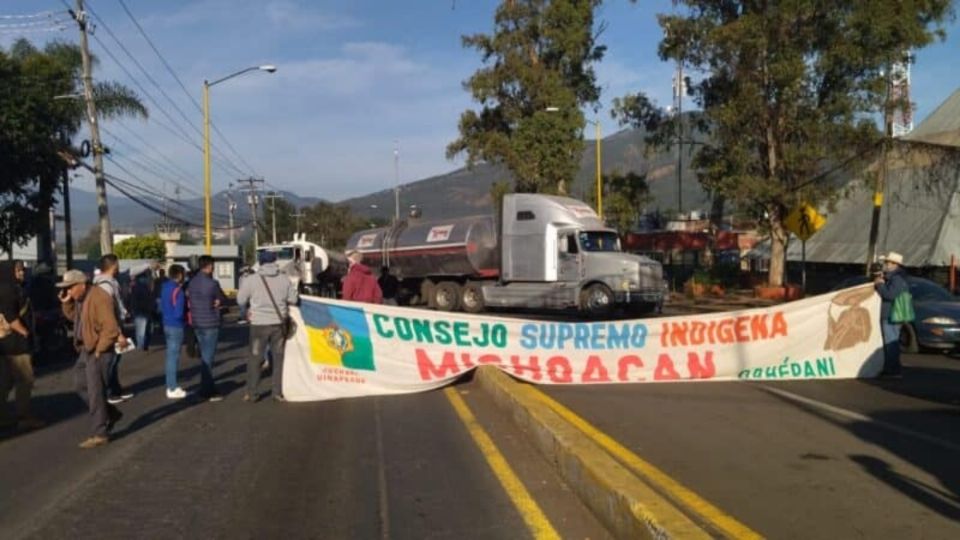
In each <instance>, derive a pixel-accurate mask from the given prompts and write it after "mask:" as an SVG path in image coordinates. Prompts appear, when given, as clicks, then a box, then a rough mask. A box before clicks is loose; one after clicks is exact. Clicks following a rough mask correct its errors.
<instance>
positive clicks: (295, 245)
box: [254, 233, 347, 298]
mask: <svg viewBox="0 0 960 540" xmlns="http://www.w3.org/2000/svg"><path fill="white" fill-rule="evenodd" d="M264 251H272V252H274V253H276V254H277V265H278V266H280V270H282V271H284V272H286V273H287V275H289V276H290V279H291V281H293V282H294V284H295V285H297V287H298V289H299V290H300V292H301V293H303V294H310V295H314V296H326V297H330V298H336V297H337V295H338V293H339V291H340V282H341V280H342V279H343V276H345V275H346V273H347V259H346V257H344V256H343V254H342V253H339V252H337V251H332V250H329V249H324V248H322V247H320V246H319V245H317V244H314V243H313V242H308V241H307V235H306V233H304V234H294V235H293V240H292V241H291V242H284V243H282V244H275V245H268V246H261V247H259V248H257V260H258V261H259V260H260V253H262V252H264ZM254 268H256V265H254Z"/></svg>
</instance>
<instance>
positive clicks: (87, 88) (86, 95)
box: [71, 0, 113, 255]
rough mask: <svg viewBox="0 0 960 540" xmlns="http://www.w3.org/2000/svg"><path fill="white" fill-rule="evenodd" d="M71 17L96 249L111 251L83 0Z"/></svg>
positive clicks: (111, 241) (108, 215)
mask: <svg viewBox="0 0 960 540" xmlns="http://www.w3.org/2000/svg"><path fill="white" fill-rule="evenodd" d="M76 2H77V7H76V11H73V12H72V13H71V15H73V18H74V20H76V21H77V24H78V25H79V26H80V58H81V60H82V63H83V99H84V101H85V102H86V104H87V123H88V124H89V125H90V145H91V146H92V147H93V148H92V150H93V177H94V181H95V183H96V188H97V210H98V213H99V215H100V251H101V252H102V253H103V254H104V255H106V254H108V253H113V234H112V232H111V229H110V214H109V212H108V210H107V180H106V177H105V176H104V174H103V144H101V142H100V125H99V124H97V105H96V103H94V101H93V65H92V61H91V60H90V46H89V44H88V43H87V22H88V19H87V12H86V11H84V10H83V0H76Z"/></svg>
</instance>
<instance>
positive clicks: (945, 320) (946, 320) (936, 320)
mask: <svg viewBox="0 0 960 540" xmlns="http://www.w3.org/2000/svg"><path fill="white" fill-rule="evenodd" d="M923 323H924V324H939V325H942V326H952V325H955V324H957V320H956V319H952V318H950V317H928V318H926V319H924V320H923Z"/></svg>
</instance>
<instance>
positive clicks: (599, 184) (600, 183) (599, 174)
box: [544, 107, 603, 219]
mask: <svg viewBox="0 0 960 540" xmlns="http://www.w3.org/2000/svg"><path fill="white" fill-rule="evenodd" d="M544 111H546V112H559V111H560V107H547V108H545V109H544ZM587 123H588V124H593V127H594V128H596V135H595V138H596V139H597V141H596V143H597V215H598V216H599V217H600V219H603V173H602V163H601V161H600V157H601V156H600V142H601V141H600V121H599V120H587Z"/></svg>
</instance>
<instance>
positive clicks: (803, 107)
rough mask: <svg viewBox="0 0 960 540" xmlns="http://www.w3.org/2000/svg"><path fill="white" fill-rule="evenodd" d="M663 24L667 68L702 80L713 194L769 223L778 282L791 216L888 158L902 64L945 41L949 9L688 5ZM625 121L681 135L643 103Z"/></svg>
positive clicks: (635, 103)
mask: <svg viewBox="0 0 960 540" xmlns="http://www.w3.org/2000/svg"><path fill="white" fill-rule="evenodd" d="M675 4H678V5H680V6H681V7H682V8H683V7H685V8H686V9H682V10H681V11H679V12H677V13H676V14H672V15H661V16H660V17H659V21H660V26H661V27H662V28H663V29H664V38H663V40H662V41H661V43H660V48H659V53H660V56H661V58H662V59H664V60H673V61H679V62H683V63H684V64H685V65H686V66H691V67H692V68H693V71H694V72H699V73H702V74H703V79H702V80H700V81H698V82H696V83H695V84H692V85H691V86H690V95H691V96H692V97H693V99H694V100H695V102H696V103H697V104H698V105H699V107H700V108H701V111H700V113H699V114H698V115H696V116H695V117H694V118H693V119H691V121H692V124H693V125H694V126H695V127H696V128H697V129H699V130H701V131H706V132H709V137H707V138H706V140H705V141H704V143H703V144H702V145H700V146H697V147H696V150H694V151H695V155H694V158H693V164H694V167H695V168H696V169H697V171H698V175H699V178H700V181H701V182H702V183H703V185H704V187H705V188H707V189H708V190H710V191H712V192H713V193H715V194H718V195H720V196H723V197H725V198H726V199H727V200H728V201H730V202H732V203H733V204H734V205H735V206H736V207H737V208H738V211H743V212H749V213H750V214H751V215H752V216H753V217H754V218H756V219H758V220H759V221H761V222H762V223H764V224H765V225H766V229H767V230H768V232H769V233H770V239H771V260H770V273H769V276H768V279H769V283H770V285H774V286H779V285H782V283H783V275H784V254H785V250H786V242H787V232H786V230H785V228H784V225H783V222H784V218H785V217H786V216H787V214H788V213H789V211H790V209H791V208H792V207H793V206H795V205H796V204H798V203H800V202H809V203H812V204H818V203H820V202H822V201H824V200H827V199H829V198H831V197H833V196H834V195H835V192H834V190H832V189H831V186H829V185H828V184H826V182H821V181H818V175H820V173H822V172H823V171H824V170H825V169H827V168H829V167H832V166H834V165H836V164H840V163H849V164H854V163H857V162H858V161H859V160H857V159H856V158H857V157H858V156H864V155H866V154H868V153H871V152H872V151H873V150H875V149H877V148H878V147H879V146H880V145H881V143H882V141H883V139H884V133H883V132H882V131H881V130H880V129H878V122H877V116H878V114H880V113H883V112H884V111H886V110H889V108H892V107H896V106H902V105H907V106H909V104H904V103H897V102H895V100H892V99H889V96H888V76H889V73H890V72H891V67H892V66H894V65H896V64H898V63H902V62H905V61H909V51H911V50H913V49H917V48H920V47H923V46H925V45H927V44H929V43H931V42H932V41H933V40H935V39H937V38H938V37H939V38H942V37H943V35H944V31H943V27H942V24H943V22H944V21H945V20H946V19H947V18H949V17H950V16H951V14H952V11H951V7H950V1H949V0H922V1H918V2H906V3H905V2H900V1H899V0H873V1H870V2H841V1H826V0H815V1H814V0H811V1H807V2H747V1H728V2H716V1H708V0H678V1H677V2H675ZM620 113H621V115H622V116H621V118H622V119H623V120H624V121H626V122H628V123H632V124H635V125H647V126H650V125H654V126H659V127H661V128H664V129H671V128H670V124H671V123H672V122H668V121H666V118H665V116H664V115H663V112H662V111H661V110H659V109H658V108H656V107H655V106H654V105H653V104H652V102H651V101H650V100H649V99H648V98H646V97H645V96H643V95H642V94H639V95H636V96H628V97H627V98H624V99H623V100H621V103H620Z"/></svg>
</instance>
